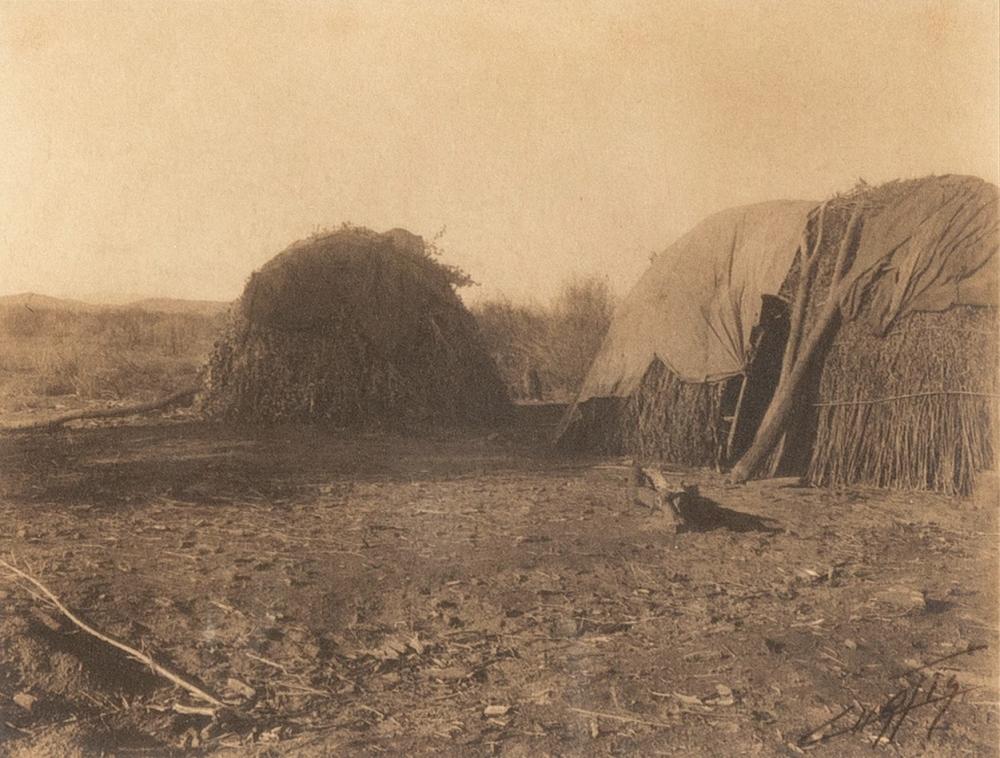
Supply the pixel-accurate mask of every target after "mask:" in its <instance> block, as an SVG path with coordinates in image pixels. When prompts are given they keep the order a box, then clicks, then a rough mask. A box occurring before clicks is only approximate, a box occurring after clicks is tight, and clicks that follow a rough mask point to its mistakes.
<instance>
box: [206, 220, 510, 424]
mask: <svg viewBox="0 0 1000 758" xmlns="http://www.w3.org/2000/svg"><path fill="white" fill-rule="evenodd" d="M458 278H459V276H458V275H457V274H456V272H455V271H454V270H453V269H450V268H449V267H447V266H443V265H441V264H440V263H438V262H437V261H436V260H434V259H433V258H431V257H430V256H429V255H428V254H427V253H425V252H424V250H423V246H422V242H420V238H418V237H415V236H414V235H410V234H408V233H405V232H403V231H402V230H394V231H393V232H392V233H387V234H376V233H374V232H371V231H369V230H366V229H356V228H347V229H342V230H341V231H339V232H336V233H333V234H328V235H324V236H321V237H317V238H314V239H311V240H307V241H305V242H302V243H298V244H296V245H293V246H292V247H291V248H289V249H288V250H287V251H285V252H284V253H281V254H280V255H278V256H277V257H275V258H274V259H272V260H271V261H270V262H269V263H267V264H266V265H265V266H264V267H263V268H262V269H261V270H260V271H259V272H257V273H255V274H254V275H253V276H252V277H251V279H250V281H249V282H248V284H247V286H246V289H245V290H244V293H243V295H242V297H241V298H240V300H239V301H238V303H237V306H236V307H235V308H233V315H232V318H231V323H230V324H229V326H228V328H227V330H226V333H225V335H224V337H223V338H222V339H221V340H220V341H219V343H218V344H217V345H216V349H215V351H214V353H213V355H212V357H211V359H210V361H209V366H208V371H207V387H208V389H207V393H206V399H205V410H206V411H207V412H208V413H209V414H211V415H215V416H220V417H225V418H229V419H233V420H240V421H246V422H255V423H269V422H276V421H281V420H309V421H320V422H325V423H330V424H334V425H353V424H359V423H370V422H386V421H388V422H406V421H410V420H428V419H439V420H443V421H471V422H489V421H492V420H495V419H496V418H498V417H499V416H500V415H503V414H504V413H505V412H506V411H507V409H508V407H509V403H508V399H507V395H506V392H505V390H504V387H503V384H502V382H501V380H500V378H499V376H498V374H497V371H496V367H495V366H494V364H493V362H492V360H491V359H490V357H489V356H488V354H487V353H486V350H485V349H484V347H483V344H482V340H481V339H480V335H479V333H478V330H477V327H476V324H475V321H474V320H473V318H472V316H471V315H470V314H469V313H468V311H466V309H465V307H464V306H463V305H462V303H461V301H460V300H459V298H458V296H457V295H456V294H455V291H454V288H453V285H454V284H455V282H456V280H457V279H458Z"/></svg>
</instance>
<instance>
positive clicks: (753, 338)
mask: <svg viewBox="0 0 1000 758" xmlns="http://www.w3.org/2000/svg"><path fill="white" fill-rule="evenodd" d="M788 324H789V312H788V303H787V302H785V301H784V300H782V299H781V298H780V297H775V296H774V295H764V296H763V303H762V305H761V311H760V321H759V322H758V323H757V325H756V326H755V327H754V328H753V331H752V332H751V333H750V360H749V361H748V362H747V369H746V373H745V374H743V375H742V376H735V377H733V378H732V379H729V380H728V381H727V382H726V386H725V388H724V389H723V393H722V402H721V407H722V420H723V422H728V427H727V428H728V434H727V435H726V441H725V451H724V455H723V456H722V459H723V461H724V462H725V464H726V465H729V464H731V463H733V462H734V461H737V460H739V458H740V456H742V455H743V453H744V452H746V450H747V448H748V447H750V443H752V442H753V438H754V434H756V432H757V427H758V426H760V422H761V420H762V419H763V418H764V412H765V411H766V410H767V406H768V405H769V404H770V402H771V398H772V397H773V396H774V390H775V389H776V388H777V386H778V378H779V377H780V376H781V359H782V356H783V355H784V353H785V343H786V342H787V341H788Z"/></svg>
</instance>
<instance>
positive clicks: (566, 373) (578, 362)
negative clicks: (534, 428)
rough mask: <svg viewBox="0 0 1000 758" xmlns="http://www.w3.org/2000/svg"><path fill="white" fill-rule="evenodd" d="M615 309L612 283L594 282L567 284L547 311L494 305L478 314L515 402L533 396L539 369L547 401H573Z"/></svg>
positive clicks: (482, 306) (496, 302) (506, 303)
mask: <svg viewBox="0 0 1000 758" xmlns="http://www.w3.org/2000/svg"><path fill="white" fill-rule="evenodd" d="M614 307H615V298H614V295H613V294H612V292H611V289H610V288H609V286H608V283H607V280H605V279H603V278H597V277H592V278H585V279H574V280H571V281H569V282H567V283H566V284H564V285H563V287H562V289H561V290H560V291H559V293H558V295H557V296H556V297H555V298H554V299H553V301H552V302H551V303H549V304H547V305H544V306H529V305H516V304H513V303H511V302H510V301H507V300H490V301H486V302H483V303H479V304H478V305H476V306H475V307H474V308H473V314H474V315H475V316H476V320H477V321H478V322H479V330H480V332H481V334H482V335H483V339H484V341H485V343H486V346H487V349H488V350H489V351H490V354H491V355H492V356H493V360H494V361H495V362H496V364H497V367H498V368H499V369H500V373H501V375H502V376H503V379H504V381H505V383H506V384H507V388H508V391H509V392H510V393H511V395H512V396H513V397H515V398H527V397H529V396H530V395H531V392H530V388H529V387H528V375H529V372H530V371H531V370H532V369H534V370H535V371H536V372H537V374H538V378H539V379H540V381H541V385H542V391H543V396H544V398H545V399H547V400H556V401H563V402H568V401H570V400H572V399H573V397H574V396H575V395H576V393H577V392H578V391H579V389H580V386H581V384H582V383H583V379H584V377H585V376H586V375H587V371H588V370H589V369H590V364H591V362H592V361H593V359H594V356H595V355H597V351H598V350H599V349H600V347H601V342H602V341H603V339H604V335H605V334H606V332H607V330H608V326H609V325H610V323H611V316H612V313H613V311H614Z"/></svg>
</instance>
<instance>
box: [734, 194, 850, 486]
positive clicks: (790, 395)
mask: <svg viewBox="0 0 1000 758" xmlns="http://www.w3.org/2000/svg"><path fill="white" fill-rule="evenodd" d="M860 226H861V203H858V204H857V205H855V206H854V210H853V211H852V213H851V220H850V221H849V222H848V224H847V230H846V231H845V232H844V237H843V239H841V241H840V249H839V250H838V252H837V261H836V263H835V264H834V269H833V280H832V281H831V282H830V289H829V291H828V292H827V298H826V302H825V303H824V304H823V308H822V310H821V311H820V312H819V314H818V316H817V317H816V323H815V324H813V327H812V329H810V331H809V335H808V336H807V338H806V340H805V342H804V343H803V345H802V348H801V350H800V351H799V354H798V355H797V356H796V357H795V359H794V360H793V361H792V362H791V364H790V368H789V371H788V374H787V375H785V376H783V377H782V379H780V380H779V381H778V387H777V389H776V390H775V391H774V397H773V398H771V403H770V405H768V407H767V411H766V412H765V414H764V419H763V421H761V423H760V427H759V428H758V429H757V434H756V435H755V436H754V440H753V444H751V445H750V447H749V449H748V450H747V451H746V452H745V453H744V454H743V457H742V458H740V460H739V461H738V462H737V463H736V465H735V466H733V469H732V471H730V472H729V480H730V481H731V482H734V483H737V484H739V483H742V482H745V481H747V480H748V479H750V477H752V476H753V475H754V474H755V473H757V470H758V469H759V468H760V466H761V464H762V463H763V462H764V459H765V458H767V455H768V453H770V452H771V450H773V449H774V446H775V443H777V441H778V438H779V437H780V436H781V435H782V433H783V432H784V430H785V422H786V421H787V419H788V415H789V413H790V412H791V410H792V408H793V407H794V405H795V395H796V393H797V391H798V389H799V387H800V386H801V384H802V380H803V379H804V378H805V375H806V372H807V371H808V370H809V367H810V365H811V364H812V359H813V357H814V355H815V354H816V351H817V349H818V348H819V346H820V344H821V343H822V342H823V338H824V337H825V336H826V333H827V330H828V329H829V328H830V325H831V324H832V323H833V321H834V318H835V317H836V316H837V314H838V313H839V312H840V299H841V297H842V296H843V287H842V286H841V281H842V278H843V274H844V271H843V269H844V265H845V262H846V260H847V252H848V250H849V249H850V248H851V247H852V246H853V244H854V238H855V237H856V236H857V232H858V229H859V228H860Z"/></svg>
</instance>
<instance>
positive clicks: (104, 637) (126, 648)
mask: <svg viewBox="0 0 1000 758" xmlns="http://www.w3.org/2000/svg"><path fill="white" fill-rule="evenodd" d="M0 566H2V567H3V568H5V569H7V570H8V571H10V572H11V573H13V574H16V575H17V576H19V577H21V578H22V579H24V580H25V581H26V582H30V583H31V584H33V585H34V586H35V588H36V589H37V590H38V591H39V592H41V593H42V594H43V595H44V596H45V597H46V598H47V599H48V600H49V601H50V602H51V603H52V604H53V605H54V606H55V607H56V608H58V609H59V611H60V613H62V615H63V616H65V617H66V618H68V619H69V620H70V621H72V622H73V623H74V624H76V625H77V626H78V627H80V628H81V629H82V630H83V631H85V632H86V633H87V634H89V635H91V636H93V637H96V638H97V639H99V640H101V641H102V642H106V643H107V644H109V645H111V646H112V647H116V648H118V649H119V650H121V651H123V652H125V653H127V654H128V655H129V656H130V657H131V658H134V659H135V660H137V661H139V662H140V663H145V664H146V665H147V666H149V667H150V668H151V669H152V670H153V671H154V672H156V673H157V674H159V675H160V676H162V677H163V678H164V679H167V680H169V681H171V682H173V683H174V684H176V685H177V686H178V687H183V688H184V689H186V690H187V691H188V692H190V693H191V694H192V695H194V696H195V697H196V698H198V699H199V700H203V701H204V702H206V703H211V704H212V705H214V706H215V707H217V708H225V707H226V705H225V703H223V702H222V701H221V700H219V698H217V697H216V696H215V695H212V694H211V693H209V692H206V691H205V690H203V689H202V688H201V687H199V686H198V685H196V684H193V683H192V682H189V681H188V680H187V679H185V678H184V677H183V676H181V675H180V674H178V673H177V672H176V671H173V670H171V669H169V668H167V667H166V666H164V665H162V664H160V663H157V662H156V661H155V660H153V659H152V658H151V657H149V656H148V655H146V654H145V653H143V652H141V651H139V650H136V649H135V648H134V647H132V646H131V645H127V644H125V643H124V642H121V641H120V640H116V639H115V638H114V637H112V636H111V635H109V634H105V633H104V632H101V631H99V630H97V629H95V628H94V627H92V626H90V625H89V624H88V623H86V622H85V621H83V620H82V619H80V618H79V617H78V616H76V615H75V614H74V613H73V612H72V611H71V610H70V609H69V608H67V607H66V606H65V605H63V603H62V601H61V600H59V598H58V597H56V595H55V593H53V592H52V590H50V589H49V588H48V587H46V586H45V585H44V584H42V583H41V582H40V581H38V580H37V579H35V577H33V576H31V575H30V574H27V573H25V572H24V571H22V570H21V569H19V568H17V566H12V565H11V564H9V563H7V561H5V560H3V559H2V558H0Z"/></svg>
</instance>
